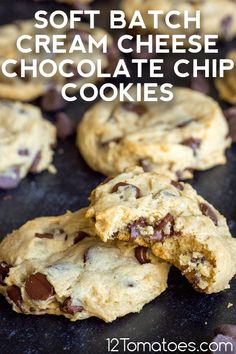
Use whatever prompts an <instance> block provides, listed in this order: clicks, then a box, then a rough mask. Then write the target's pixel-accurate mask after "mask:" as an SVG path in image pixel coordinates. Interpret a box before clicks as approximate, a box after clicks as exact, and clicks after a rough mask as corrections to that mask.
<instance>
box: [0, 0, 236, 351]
mask: <svg viewBox="0 0 236 354" xmlns="http://www.w3.org/2000/svg"><path fill="white" fill-rule="evenodd" d="M118 4H119V1H112V0H108V1H102V0H101V1H98V2H95V3H94V5H93V6H95V7H97V8H100V9H102V11H103V13H104V16H103V20H104V18H105V13H106V11H107V8H108V6H111V7H113V8H116V7H117V6H118ZM42 8H43V9H48V10H49V11H51V10H53V9H56V8H62V9H63V8H64V9H67V10H68V7H66V6H63V5H61V4H60V5H58V4H55V3H53V2H49V1H47V2H40V3H39V2H32V1H30V0H28V1H26V0H14V1H13V0H0V23H8V22H11V21H13V20H16V19H20V18H30V17H31V16H33V14H34V12H35V11H36V10H37V9H42ZM104 23H105V22H103V24H102V23H101V25H104ZM232 46H234V47H236V43H235V42H234V43H230V44H227V45H223V44H220V45H219V48H220V54H219V57H223V56H224V55H225V53H226V51H227V50H229V49H230V47H232ZM186 57H187V58H188V57H189V55H186ZM201 59H204V56H203V55H202V56H201ZM127 60H128V58H127ZM172 64H173V57H171V56H168V57H167V58H166V63H165V70H166V73H167V74H168V80H171V82H173V83H174V84H176V85H182V86H188V85H189V80H181V79H179V80H177V79H175V78H174V77H173V75H172V71H171V68H172ZM145 80H147V78H146V77H144V78H143V81H145ZM211 94H212V95H213V97H217V94H216V92H215V90H214V88H213V86H212V92H211ZM88 106H89V105H88V104H86V103H84V102H81V101H77V102H75V103H73V104H71V105H69V106H68V108H67V112H68V113H69V114H70V116H71V117H72V118H73V119H74V120H76V121H79V120H80V118H81V116H82V114H83V112H84V111H85V110H86V109H87V108H88ZM50 118H52V117H50ZM59 149H60V150H61V149H63V151H64V153H63V154H60V153H58V150H59ZM55 166H56V167H57V169H58V173H57V174H56V175H51V174H49V173H47V172H43V173H42V174H40V175H31V176H29V177H27V178H26V179H24V180H23V181H22V183H21V184H20V186H19V187H18V188H17V189H16V190H14V191H8V192H6V191H5V192H3V191H0V236H1V238H2V237H3V236H4V235H5V234H6V233H8V232H10V231H12V230H13V229H16V228H18V227H19V226H20V225H22V224H23V223H24V222H25V221H26V220H28V219H33V218H35V217H38V216H43V215H59V214H62V213H64V212H65V211H66V210H68V209H70V210H76V209H78V208H80V207H83V206H86V205H87V204H88V201H87V198H88V196H89V193H90V191H91V189H92V188H94V187H95V186H96V185H97V184H98V183H99V182H100V181H101V180H102V179H103V178H104V177H103V176H101V175H100V174H98V173H95V172H94V171H92V170H91V169H90V168H89V167H88V166H87V165H86V163H85V162H84V161H83V159H82V157H81V156H80V154H79V152H78V150H77V149H76V147H75V144H74V139H73V138H71V139H70V140H68V141H66V142H63V143H59V145H58V148H57V152H56V156H55ZM235 171H236V146H233V147H232V148H231V149H230V150H229V151H228V163H227V164H226V165H225V166H220V167H216V168H214V169H212V170H210V171H207V172H201V173H196V174H195V178H194V180H193V181H192V184H193V185H194V187H196V189H197V190H198V191H199V193H200V194H202V195H203V196H204V197H206V198H207V199H208V200H209V201H210V202H211V203H213V204H214V205H215V206H216V207H217V208H218V209H219V210H220V211H221V212H222V213H223V214H225V215H226V217H227V219H228V222H229V226H230V228H231V231H232V232H233V234H234V235H236V198H235V196H236V177H235ZM235 295H236V280H234V281H232V282H231V289H230V290H226V291H224V292H221V293H219V294H216V295H210V296H206V295H202V294H199V293H197V292H195V291H194V290H193V289H192V288H191V286H190V285H189V284H188V283H187V281H186V280H185V279H184V278H183V277H182V276H181V275H180V273H179V272H178V271H177V270H174V269H172V271H171V274H170V277H169V287H168V289H167V291H166V292H165V293H163V294H162V295H161V296H160V297H159V298H157V299H156V300H154V301H152V302H151V303H150V304H148V305H146V306H145V307H144V309H143V310H142V312H141V313H140V314H131V315H128V316H126V317H124V318H121V319H118V320H116V321H115V322H113V323H111V324H105V323H104V322H102V321H100V320H98V319H94V318H92V319H88V320H85V321H81V322H76V323H71V322H69V321H68V320H66V319H64V318H63V317H56V316H55V317H53V316H42V317H37V316H24V315H19V314H16V313H14V312H13V311H12V310H11V308H10V306H9V305H8V304H7V303H6V301H5V300H4V299H3V298H2V297H1V298H0V338H1V339H0V352H1V354H9V353H19V354H23V353H30V354H31V353H32V354H33V353H43V354H46V353H63V352H68V353H80V354H87V353H92V354H93V353H96V354H104V353H106V352H107V342H106V338H113V337H116V338H119V337H128V338H130V340H132V341H150V342H153V341H161V340H162V338H165V339H166V340H167V341H176V342H179V341H185V342H189V341H196V342H197V343H200V342H202V341H208V340H209V339H210V338H211V337H212V333H213V328H215V327H216V326H217V325H218V324H220V323H235V322H236V320H235V318H236V303H235V304H234V306H233V307H232V308H230V309H227V304H228V303H234V302H235ZM119 350H120V351H119V352H120V353H122V352H123V350H122V348H121V346H119Z"/></svg>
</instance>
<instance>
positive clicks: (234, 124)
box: [224, 106, 236, 143]
mask: <svg viewBox="0 0 236 354" xmlns="http://www.w3.org/2000/svg"><path fill="white" fill-rule="evenodd" d="M224 115H225V117H226V119H227V121H228V124H229V135H230V137H231V138H232V141H233V143H236V106H234V107H230V108H228V109H227V110H225V111H224Z"/></svg>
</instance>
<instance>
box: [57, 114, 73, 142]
mask: <svg viewBox="0 0 236 354" xmlns="http://www.w3.org/2000/svg"><path fill="white" fill-rule="evenodd" d="M55 124H56V128H57V136H58V137H59V138H60V139H62V140H65V139H66V138H68V137H70V136H72V135H73V134H74V133H75V129H76V125H75V123H74V122H73V121H72V120H71V119H70V118H69V117H68V115H67V114H66V113H63V112H60V113H57V115H56V123H55Z"/></svg>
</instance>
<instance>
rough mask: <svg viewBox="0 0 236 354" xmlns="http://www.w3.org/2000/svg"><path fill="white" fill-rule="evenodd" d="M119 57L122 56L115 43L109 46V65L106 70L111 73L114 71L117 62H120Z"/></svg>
mask: <svg viewBox="0 0 236 354" xmlns="http://www.w3.org/2000/svg"><path fill="white" fill-rule="evenodd" d="M119 57H120V53H119V50H118V48H117V46H116V45H115V44H113V45H111V46H110V47H108V50H107V59H108V66H107V68H106V72H108V73H111V74H113V73H114V71H115V69H116V66H117V63H118V60H119Z"/></svg>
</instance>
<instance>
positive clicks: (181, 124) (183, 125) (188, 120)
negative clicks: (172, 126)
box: [176, 119, 194, 128]
mask: <svg viewBox="0 0 236 354" xmlns="http://www.w3.org/2000/svg"><path fill="white" fill-rule="evenodd" d="M193 121H194V119H187V120H185V121H183V122H181V123H179V124H177V125H176V127H177V128H185V127H187V126H188V125H189V124H191V123H192V122H193Z"/></svg>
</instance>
